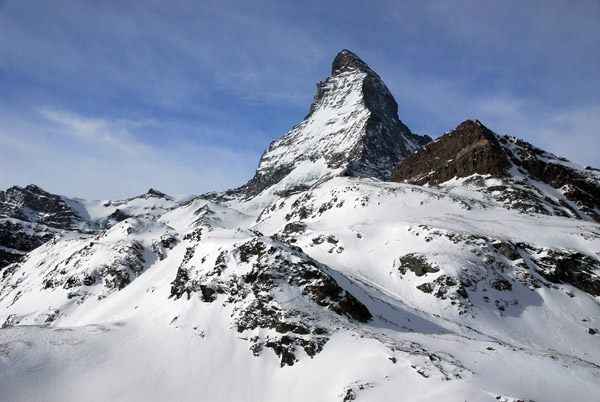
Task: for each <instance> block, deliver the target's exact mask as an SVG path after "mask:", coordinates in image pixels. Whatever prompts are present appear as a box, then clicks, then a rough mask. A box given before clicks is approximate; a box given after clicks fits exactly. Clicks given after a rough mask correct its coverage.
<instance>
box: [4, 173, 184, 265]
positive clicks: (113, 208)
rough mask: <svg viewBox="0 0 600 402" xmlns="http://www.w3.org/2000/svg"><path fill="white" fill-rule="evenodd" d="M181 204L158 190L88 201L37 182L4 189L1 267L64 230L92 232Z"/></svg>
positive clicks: (156, 213) (162, 211) (154, 214)
mask: <svg viewBox="0 0 600 402" xmlns="http://www.w3.org/2000/svg"><path fill="white" fill-rule="evenodd" d="M179 205H180V204H179V203H177V202H175V201H174V200H173V199H172V198H171V197H169V196H167V195H166V194H163V193H161V192H159V191H157V190H154V189H150V190H149V191H148V193H146V194H143V195H140V196H138V197H134V198H130V199H127V200H121V201H87V200H81V199H71V198H67V197H62V196H59V195H56V194H50V193H48V192H47V191H44V190H42V189H41V188H40V187H38V186H36V185H33V184H31V185H29V186H27V187H25V188H21V187H19V186H14V187H11V188H9V189H8V190H6V191H0V268H2V267H4V266H6V265H8V264H10V263H13V262H16V261H18V260H19V259H20V258H21V257H23V256H24V255H25V254H27V253H28V252H29V251H31V250H34V249H35V248H37V247H39V246H41V245H42V244H44V243H45V242H47V241H48V240H50V239H52V238H53V237H54V236H55V235H57V234H59V233H63V232H75V233H92V232H95V231H97V230H101V229H105V228H107V227H111V226H112V225H114V224H115V223H118V222H120V221H123V220H125V219H127V218H129V217H136V216H148V217H153V216H156V215H160V214H163V213H164V212H166V211H169V210H171V209H173V208H175V207H178V206H179Z"/></svg>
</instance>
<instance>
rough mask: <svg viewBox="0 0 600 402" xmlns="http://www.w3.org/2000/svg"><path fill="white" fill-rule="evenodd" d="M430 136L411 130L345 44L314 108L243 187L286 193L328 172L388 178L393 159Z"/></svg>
mask: <svg viewBox="0 0 600 402" xmlns="http://www.w3.org/2000/svg"><path fill="white" fill-rule="evenodd" d="M429 141H431V138H430V137H428V136H420V135H416V134H413V133H411V131H410V130H409V129H408V127H406V126H405V125H404V124H403V123H402V122H401V121H400V120H399V118H398V104H397V103H396V101H395V100H394V97H393V96H392V94H391V93H390V91H389V90H388V88H387V87H386V86H385V84H384V83H383V81H382V80H381V78H379V76H378V75H377V74H376V73H375V72H374V71H373V70H371V69H370V68H369V66H367V64H366V63H365V62H363V61H362V60H361V59H360V58H359V57H358V56H356V55H355V54H354V53H352V52H350V51H348V50H342V51H341V52H340V53H339V54H338V55H337V56H336V58H335V60H334V61H333V64H332V66H331V77H328V78H327V79H326V80H325V81H324V82H319V83H318V84H317V93H316V94H315V98H314V102H313V104H312V105H311V107H310V112H309V113H308V115H307V116H306V117H305V118H304V120H303V121H302V122H301V123H300V124H298V125H296V126H295V127H294V128H292V129H291V130H290V132H288V133H287V134H286V135H284V136H282V137H281V138H278V139H277V140H275V141H273V142H272V143H271V145H269V148H268V149H267V150H266V151H265V152H264V153H263V155H262V157H261V158H260V161H259V163H258V169H257V170H256V174H255V175H254V177H253V178H252V180H250V181H249V182H248V183H247V184H245V185H244V186H242V187H241V188H240V189H239V190H238V191H239V192H241V193H242V194H243V195H244V196H246V197H254V196H256V195H258V194H259V193H261V192H263V191H264V190H266V189H269V190H270V191H271V193H275V194H285V193H291V192H296V191H301V190H305V189H307V188H308V187H309V186H310V185H312V184H314V183H315V182H316V181H317V180H319V179H321V178H322V177H323V176H333V175H339V174H344V175H348V176H367V177H378V178H380V179H384V180H387V179H388V178H389V176H390V173H391V170H392V168H393V167H394V165H395V164H396V163H397V162H398V161H400V160H401V159H402V158H404V157H406V156H408V155H409V154H411V153H412V152H413V151H415V150H416V149H417V148H419V147H420V146H422V145H424V144H426V143H427V142H429Z"/></svg>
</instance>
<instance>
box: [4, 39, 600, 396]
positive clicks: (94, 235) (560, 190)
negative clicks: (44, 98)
mask: <svg viewBox="0 0 600 402" xmlns="http://www.w3.org/2000/svg"><path fill="white" fill-rule="evenodd" d="M429 140H430V139H429V138H428V137H421V136H417V135H414V134H412V133H411V132H410V130H409V129H408V128H406V126H404V125H403V124H402V123H401V121H400V120H399V119H398V115H397V105H396V102H395V101H394V99H393V97H392V95H391V94H390V93H389V91H388V89H387V88H386V87H385V85H384V84H383V82H382V81H381V79H380V78H379V77H378V76H377V74H376V73H375V72H373V71H372V70H371V69H370V68H369V67H368V66H367V64H366V63H364V62H363V61H362V60H361V59H360V58H358V56H356V55H355V54H353V53H351V52H349V51H347V50H344V51H342V52H341V53H340V54H338V55H337V57H336V58H335V60H334V62H333V65H332V72H331V77H329V78H327V79H326V80H325V81H324V82H322V83H319V84H318V85H317V94H316V96H315V99H314V102H313V104H312V106H311V108H310V112H309V114H308V116H307V117H306V118H305V119H304V120H303V121H302V122H301V123H300V124H298V125H297V126H295V127H294V128H293V129H292V130H291V131H290V132H289V133H287V134H285V135H284V136H283V137H281V138H279V139H277V140H275V141H274V142H273V143H272V144H271V145H270V146H269V148H268V149H267V150H266V151H265V153H264V154H263V156H262V158H261V160H260V162H259V166H258V169H257V171H256V174H255V176H254V178H253V179H252V180H251V181H250V182H248V183H247V184H246V185H244V186H242V187H240V188H238V189H235V190H231V191H229V192H226V193H223V194H215V193H212V194H207V195H204V196H199V197H184V198H177V199H176V198H173V197H170V196H168V195H166V194H163V193H161V192H159V191H157V190H153V189H151V190H149V191H148V192H147V193H146V194H143V195H141V196H138V197H133V198H130V199H126V200H103V201H89V200H81V199H76V198H69V197H64V196H55V195H52V194H49V193H46V192H44V191H43V190H41V189H39V188H37V187H34V186H29V187H27V188H26V189H21V188H12V189H9V190H7V191H6V192H4V193H2V195H1V198H0V200H1V201H2V204H0V205H1V206H2V210H1V211H2V217H1V219H2V221H1V222H2V225H4V226H3V228H4V229H3V230H4V231H3V232H2V237H1V238H0V240H2V244H1V246H2V248H1V250H3V251H6V250H8V251H10V252H11V253H13V254H12V255H14V256H15V257H14V258H13V259H11V260H6V261H5V264H6V265H5V266H3V267H1V268H0V324H1V326H2V328H1V329H0V373H2V375H0V400H45V401H75V400H140V401H141V400H143V401H164V400H184V401H188V400H189V401H191V400H222V401H239V400H253V401H254V400H256V401H282V400H285V401H306V400H317V401H340V402H347V401H352V400H365V401H381V400H410V401H413V400H418V401H439V400H450V401H455V400H456V401H464V400H469V401H490V402H494V401H504V402H508V401H510V402H516V401H533V400H536V401H564V400H586V401H587V400H590V401H591V400H596V399H597V397H598V394H599V393H600V385H599V384H600V381H598V380H599V379H600V347H599V345H600V223H599V222H598V215H599V213H600V210H599V206H598V194H600V192H599V191H598V188H599V183H600V171H598V170H597V169H594V168H591V167H583V166H579V165H577V164H576V163H573V162H570V161H567V160H566V159H564V158H561V157H559V156H555V155H552V154H550V153H548V152H545V151H543V150H541V149H538V148H536V147H534V146H533V145H531V144H528V143H527V142H525V141H523V140H520V139H517V138H514V137H508V136H500V135H498V134H496V133H494V132H493V131H492V130H490V129H488V128H486V127H485V126H484V125H483V124H482V123H481V122H479V121H477V120H468V121H465V122H464V123H462V124H460V125H459V126H458V127H457V128H455V129H454V130H452V131H450V132H448V133H446V134H444V135H442V136H441V137H439V138H437V139H436V140H434V141H431V142H430V141H429ZM422 145H424V146H422ZM419 147H420V148H419ZM392 171H393V172H392ZM390 177H391V179H392V181H389V180H388V179H389V178H390ZM35 225H37V226H35ZM23 228H26V229H23ZM34 229H35V230H38V229H39V230H42V229H43V230H44V231H45V232H44V231H40V232H36V233H38V234H39V235H40V236H39V237H36V239H37V240H36V242H37V243H35V244H34V243H31V244H29V245H28V246H27V248H18V247H17V244H18V241H19V240H18V239H19V238H22V237H23V235H21V234H20V233H22V232H23V231H24V230H28V231H30V232H31V233H33V232H35V230H34ZM28 233H29V232H28ZM15 250H16V251H15ZM123 379H126V381H124V380H123Z"/></svg>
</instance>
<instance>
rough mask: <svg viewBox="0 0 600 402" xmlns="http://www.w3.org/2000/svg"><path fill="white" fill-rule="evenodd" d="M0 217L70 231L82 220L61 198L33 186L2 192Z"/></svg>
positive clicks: (0, 193) (13, 188)
mask: <svg viewBox="0 0 600 402" xmlns="http://www.w3.org/2000/svg"><path fill="white" fill-rule="evenodd" d="M0 217H2V218H13V219H18V220H21V221H26V222H36V223H41V224H44V225H46V226H49V227H52V228H57V229H68V228H70V226H71V224H72V223H74V221H76V220H77V219H81V218H80V217H79V216H78V215H77V214H76V213H75V212H74V211H73V210H72V209H71V208H70V207H69V205H67V203H66V202H65V201H64V200H63V199H62V198H61V197H59V196H58V195H54V194H50V193H48V192H46V191H44V190H42V189H41V188H39V187H38V186H36V185H33V184H30V185H29V186H27V187H25V188H21V187H17V186H14V187H11V188H9V189H8V190H6V191H0Z"/></svg>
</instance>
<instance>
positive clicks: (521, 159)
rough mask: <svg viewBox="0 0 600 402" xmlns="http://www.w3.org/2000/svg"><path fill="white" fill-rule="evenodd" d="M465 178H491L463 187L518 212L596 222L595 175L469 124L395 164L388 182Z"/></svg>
mask: <svg viewBox="0 0 600 402" xmlns="http://www.w3.org/2000/svg"><path fill="white" fill-rule="evenodd" d="M470 176H473V177H476V176H479V177H480V178H481V177H484V178H487V179H493V180H491V181H490V183H491V185H489V186H488V185H486V184H485V180H483V181H482V180H471V179H470V180H468V181H467V183H470V182H473V183H478V187H479V188H481V189H482V190H483V191H487V192H489V193H490V194H491V197H492V198H495V199H498V200H500V201H501V202H502V203H503V204H505V205H509V206H511V207H513V208H517V209H520V210H522V211H524V212H531V211H535V212H537V213H543V214H555V215H561V216H570V217H576V218H583V219H589V218H591V219H593V220H595V221H597V222H600V215H599V214H598V210H600V196H598V194H600V186H599V182H598V178H599V177H600V175H599V174H598V173H597V171H595V170H593V169H591V168H590V169H585V168H583V167H577V165H576V164H573V163H570V162H569V161H567V160H566V159H564V158H561V157H557V156H555V155H552V154H550V153H548V152H545V151H543V150H541V149H539V148H536V147H534V146H533V145H531V144H529V143H527V142H525V141H523V140H520V139H518V138H515V137H509V136H499V135H498V134H495V133H494V132H492V131H491V130H490V129H488V128H487V127H486V126H484V125H483V124H481V122H480V121H479V120H475V119H471V120H467V121H464V122H462V123H461V124H459V125H458V126H457V127H456V128H455V129H454V130H452V131H449V132H447V133H446V134H444V135H443V136H441V137H440V138H437V139H436V140H435V141H432V142H431V143H429V144H427V145H426V146H424V147H422V148H421V149H419V150H417V151H416V152H415V153H413V154H412V155H410V156H408V157H406V158H405V159H403V160H401V161H400V162H399V163H398V164H397V165H396V167H395V168H394V171H393V172H392V175H391V181H396V182H405V183H410V184H417V185H442V184H443V183H445V182H448V181H450V180H452V179H455V178H456V179H460V178H467V177H470ZM498 182H501V183H502V185H497V183H498ZM540 188H553V190H551V193H552V194H551V195H550V196H546V195H545V194H543V193H542V192H540V190H539V189H540ZM574 206H576V207H577V208H578V209H579V212H578V211H576V210H575V209H574V208H573V207H574ZM585 215H587V217H588V218H586V217H585Z"/></svg>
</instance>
